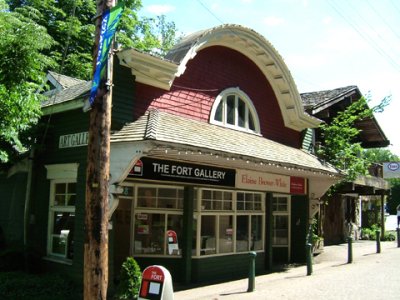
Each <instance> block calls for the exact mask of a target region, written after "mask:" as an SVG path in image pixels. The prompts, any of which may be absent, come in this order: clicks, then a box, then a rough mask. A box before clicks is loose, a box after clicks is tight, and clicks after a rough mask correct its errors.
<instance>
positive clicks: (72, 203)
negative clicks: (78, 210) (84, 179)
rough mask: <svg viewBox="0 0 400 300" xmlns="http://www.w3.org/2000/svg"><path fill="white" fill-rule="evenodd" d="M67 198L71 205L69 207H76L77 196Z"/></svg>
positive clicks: (68, 203)
mask: <svg viewBox="0 0 400 300" xmlns="http://www.w3.org/2000/svg"><path fill="white" fill-rule="evenodd" d="M67 198H68V199H67V201H68V202H67V205H69V206H73V205H75V200H76V195H68V196H67Z"/></svg>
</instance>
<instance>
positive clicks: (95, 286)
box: [83, 0, 114, 300]
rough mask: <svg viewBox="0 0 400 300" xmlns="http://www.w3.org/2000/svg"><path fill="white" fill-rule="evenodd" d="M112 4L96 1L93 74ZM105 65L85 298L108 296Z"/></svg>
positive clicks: (95, 128) (92, 136)
mask: <svg viewBox="0 0 400 300" xmlns="http://www.w3.org/2000/svg"><path fill="white" fill-rule="evenodd" d="M112 6H114V1H106V0H104V1H102V0H97V19H96V38H95V45H94V55H93V73H94V70H95V66H96V58H97V49H98V48H99V47H98V44H99V37H100V29H101V21H102V20H101V16H102V14H103V11H104V10H105V9H107V8H110V7H112ZM111 49H112V47H111ZM107 68H108V69H107V71H106V74H107V79H106V82H104V80H102V81H101V83H100V85H99V91H98V93H97V96H96V98H95V100H94V102H93V105H92V108H91V110H90V124H89V142H88V158H87V169H86V204H85V245H84V275H83V276H84V280H83V284H84V299H85V300H95V299H96V300H105V299H107V286H108V217H109V216H108V194H109V179H110V178H109V177H110V175H109V173H110V172H109V170H110V126H111V99H112V97H111V96H112V93H111V86H112V85H111V84H110V83H111V82H112V56H111V57H110V58H109V63H108V66H107Z"/></svg>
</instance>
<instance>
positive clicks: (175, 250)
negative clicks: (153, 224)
mask: <svg viewBox="0 0 400 300" xmlns="http://www.w3.org/2000/svg"><path fill="white" fill-rule="evenodd" d="M167 240H168V254H169V255H179V254H180V253H179V245H178V236H177V235H176V232H175V231H173V230H168V231H167Z"/></svg>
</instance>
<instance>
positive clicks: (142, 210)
mask: <svg viewBox="0 0 400 300" xmlns="http://www.w3.org/2000/svg"><path fill="white" fill-rule="evenodd" d="M124 186H128V185H125V184H124ZM129 186H133V189H134V191H133V196H132V200H133V201H132V206H133V207H132V210H131V212H132V213H131V216H132V217H131V230H132V234H131V236H132V238H131V244H130V253H131V255H133V256H137V257H175V258H176V257H180V256H181V255H182V253H180V251H179V254H178V255H169V254H167V252H168V251H167V250H168V244H167V238H166V236H164V243H163V254H141V253H135V234H136V233H135V221H136V215H140V214H161V215H164V218H165V219H164V221H165V223H164V233H165V234H166V233H167V221H168V216H169V215H180V216H183V209H182V208H162V207H151V206H150V207H140V206H138V189H139V188H155V189H168V188H170V189H179V190H183V187H182V186H172V185H156V184H134V185H129ZM157 196H158V192H157V195H155V196H154V197H155V198H156V197H157ZM125 197H126V196H125ZM126 198H128V197H126ZM157 201H158V200H157ZM156 203H157V202H156ZM179 243H180V241H179V240H178V244H179Z"/></svg>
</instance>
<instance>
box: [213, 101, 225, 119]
mask: <svg viewBox="0 0 400 300" xmlns="http://www.w3.org/2000/svg"><path fill="white" fill-rule="evenodd" d="M223 107H224V101H220V102H219V104H218V107H217V110H216V111H215V116H214V120H215V121H219V122H222V121H223V120H222V112H223Z"/></svg>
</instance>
